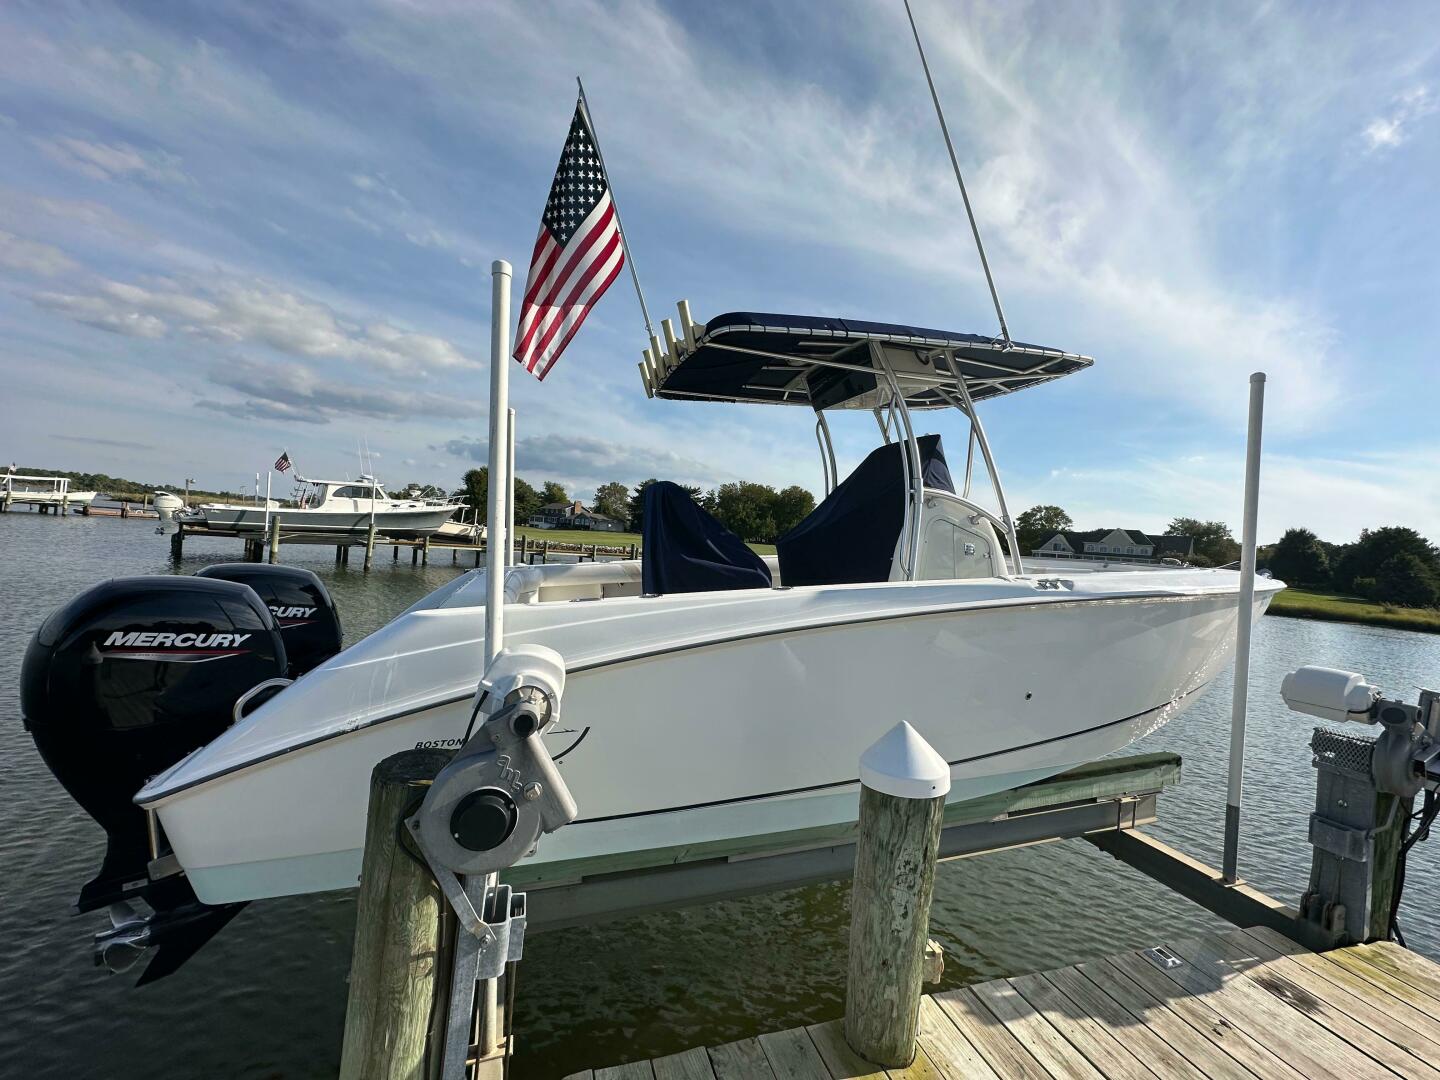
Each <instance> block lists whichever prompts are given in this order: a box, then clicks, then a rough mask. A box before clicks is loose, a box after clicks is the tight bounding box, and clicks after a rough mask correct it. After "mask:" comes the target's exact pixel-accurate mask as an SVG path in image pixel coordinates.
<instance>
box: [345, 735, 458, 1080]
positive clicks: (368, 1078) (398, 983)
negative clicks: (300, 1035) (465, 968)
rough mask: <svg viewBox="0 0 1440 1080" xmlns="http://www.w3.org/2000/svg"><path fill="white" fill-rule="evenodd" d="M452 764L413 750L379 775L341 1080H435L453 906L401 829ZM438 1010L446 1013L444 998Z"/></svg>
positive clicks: (443, 754)
mask: <svg viewBox="0 0 1440 1080" xmlns="http://www.w3.org/2000/svg"><path fill="white" fill-rule="evenodd" d="M449 760H450V754H449V753H448V752H447V751H443V750H406V751H403V752H401V753H399V754H395V755H393V756H392V757H388V758H386V759H385V760H384V761H382V762H380V764H378V765H376V766H375V768H374V770H373V771H372V772H371V774H370V803H369V810H368V816H367V818H366V825H365V855H364V861H363V864H362V869H361V872H360V899H359V905H358V908H357V910H356V916H355V944H354V947H353V949H352V951H351V957H350V993H349V998H348V1000H347V1002H346V1006H345V1041H344V1045H343V1048H342V1050H341V1054H340V1076H341V1078H342V1080H401V1078H402V1077H403V1078H405V1080H413V1078H418V1077H423V1076H425V1075H426V1071H425V1049H426V1043H427V1040H428V1037H429V1033H430V1030H431V1010H432V1008H433V1007H434V1006H435V999H436V980H437V979H440V980H442V983H443V979H444V973H443V972H442V971H441V970H440V966H441V957H442V955H443V947H442V946H443V941H442V933H443V925H442V915H443V912H444V906H443V905H444V903H445V900H444V897H443V896H442V895H441V893H440V889H439V886H437V885H436V884H435V879H434V877H433V876H432V875H431V874H430V871H429V870H428V869H427V868H426V866H425V865H424V863H423V861H422V860H420V859H418V858H416V857H415V856H414V855H413V854H412V853H411V852H410V851H408V850H405V849H402V848H401V846H400V840H399V837H400V835H401V827H400V822H401V819H402V818H403V817H404V815H405V813H406V812H407V811H413V809H414V807H415V804H416V803H418V801H419V800H420V798H421V797H422V796H423V795H424V791H425V787H426V786H427V785H428V784H429V782H430V781H431V780H433V779H434V778H435V774H436V773H438V772H439V771H440V770H441V769H442V768H444V766H445V764H446V763H447V762H448V761H449ZM439 1007H440V1008H441V1009H443V1008H445V1002H444V998H443V995H442V997H441V1000H440V1002H439Z"/></svg>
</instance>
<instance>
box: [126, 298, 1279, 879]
mask: <svg viewBox="0 0 1440 1080" xmlns="http://www.w3.org/2000/svg"><path fill="white" fill-rule="evenodd" d="M680 312H681V319H682V324H681V328H682V331H683V333H682V334H679V335H673V336H668V342H669V343H668V345H667V347H666V348H665V349H664V350H663V351H661V350H658V349H657V350H655V351H654V352H651V353H650V354H649V355H648V356H647V361H646V363H644V364H642V365H641V366H642V376H643V378H644V382H645V389H646V392H647V395H649V396H651V397H653V398H659V399H665V400H670V401H692V402H693V401H709V402H745V403H760V404H773V405H786V406H791V407H793V408H795V409H797V410H802V409H803V410H806V414H807V415H808V416H810V417H812V418H813V420H812V422H813V424H814V426H815V432H816V436H817V439H818V442H819V446H820V451H821V454H820V456H821V469H822V474H823V477H824V490H825V493H826V497H825V499H824V500H823V501H822V502H821V503H820V505H819V506H817V507H816V509H815V510H814V512H813V513H812V514H811V515H810V516H809V517H807V518H806V519H805V520H804V521H803V522H801V524H800V525H798V526H797V527H796V528H795V529H793V530H791V532H790V533H788V534H787V535H786V536H784V537H782V538H780V540H779V542H778V544H777V548H778V554H777V555H775V556H771V557H767V558H761V557H759V556H757V555H755V554H754V553H753V552H751V551H750V550H749V549H748V548H747V547H746V546H745V545H744V544H743V543H741V542H740V540H739V539H738V538H737V537H735V536H734V535H733V534H731V533H729V532H728V531H727V530H725V529H724V527H723V526H721V525H720V523H719V522H717V521H715V520H714V519H713V518H711V517H709V515H707V514H706V513H705V512H704V511H703V510H702V509H701V508H700V507H698V506H697V505H695V504H694V503H693V502H692V501H691V500H690V499H689V496H688V495H686V494H685V493H684V491H683V489H681V488H679V487H677V486H675V485H672V484H664V483H662V484H656V485H653V486H652V488H651V490H650V492H649V494H648V496H647V502H646V508H645V521H644V524H645V528H644V534H645V535H644V550H643V555H642V557H641V558H640V559H638V560H628V561H626V560H621V561H615V562H607V563H599V564H593V563H586V564H551V565H548V566H516V567H510V568H507V569H504V570H503V574H504V578H503V597H504V610H503V619H504V645H505V646H506V647H507V648H510V647H513V646H517V645H539V646H544V647H546V648H548V649H551V650H554V651H555V652H556V653H558V654H559V655H560V656H561V657H563V660H564V666H565V672H566V690H565V710H564V717H563V721H564V722H563V723H562V726H561V728H560V729H559V730H555V731H552V732H550V733H549V734H547V735H546V737H545V738H546V744H547V747H548V748H549V749H550V751H551V753H552V754H553V756H554V757H555V758H556V759H557V760H558V761H559V764H560V767H561V769H562V770H563V775H564V777H565V780H566V782H567V784H568V786H569V788H570V790H571V792H572V793H573V795H574V797H575V800H576V802H577V803H578V805H579V807H580V817H579V820H577V821H576V822H575V823H574V824H571V825H569V826H567V827H566V828H564V829H561V830H560V831H559V832H557V833H555V834H554V835H552V836H550V837H547V838H546V841H545V843H543V844H542V845H540V848H539V850H538V853H537V854H536V855H535V856H534V858H535V859H536V860H539V861H548V860H555V859H572V858H577V857H583V856H588V855H598V854H605V853H612V852H617V851H625V850H633V849H645V848H653V847H657V846H663V845H669V844H683V843H687V842H698V841H704V840H713V839H721V838H726V837H737V836H746V835H752V834H756V833H762V832H773V831H778V830H783V829H799V828H804V827H809V826H816V825H823V824H828V823H834V822H843V821H847V820H853V819H854V816H855V813H856V792H857V771H856V770H857V761H858V758H859V756H860V753H861V751H862V750H863V749H864V748H865V747H866V746H868V745H869V744H870V743H871V742H873V741H874V739H875V738H876V737H877V736H878V735H880V734H881V733H883V732H884V731H885V730H886V729H888V728H889V727H890V726H891V725H892V724H894V723H895V722H896V721H897V720H901V719H903V720H907V721H909V722H910V723H911V724H912V725H913V726H914V727H915V728H916V729H917V730H918V731H920V732H921V734H923V735H924V737H925V738H926V739H927V740H928V741H929V742H930V743H931V745H933V746H934V747H935V748H936V749H937V750H938V751H939V752H940V753H941V754H943V755H944V757H945V758H946V760H948V761H949V762H950V765H951V772H952V776H953V785H952V788H951V792H950V796H949V797H950V798H951V799H955V800H960V799H970V798H974V797H976V796H980V795H984V794H986V793H989V792H994V791H999V790H1003V789H1006V788H1010V787H1014V786H1016V785H1018V784H1024V783H1026V782H1028V781H1033V780H1037V779H1040V778H1042V777H1045V776H1048V775H1051V774H1054V773H1057V772H1060V771H1062V770H1064V769H1066V768H1069V767H1071V766H1074V765H1076V764H1079V763H1082V762H1086V761H1090V760H1092V759H1095V758H1098V757H1101V756H1103V755H1105V754H1107V753H1110V752H1111V751H1114V750H1116V749H1118V748H1120V747H1123V746H1125V745H1126V744H1127V743H1129V742H1131V741H1132V740H1134V739H1136V738H1139V737H1140V736H1142V735H1145V734H1147V733H1149V732H1151V731H1153V730H1155V729H1156V728H1158V727H1159V726H1160V725H1162V724H1164V723H1166V722H1168V721H1170V720H1172V719H1174V718H1175V717H1176V716H1178V715H1180V714H1181V713H1182V712H1183V711H1184V710H1185V708H1186V707H1187V706H1188V705H1189V704H1190V703H1191V702H1193V701H1194V700H1195V698H1196V696H1197V695H1198V694H1199V693H1200V692H1201V691H1202V690H1203V689H1204V688H1205V686H1206V684H1207V683H1208V682H1209V681H1210V680H1211V678H1212V677H1213V676H1214V675H1215V673H1216V672H1217V671H1218V670H1219V669H1220V668H1221V667H1222V666H1223V665H1224V664H1225V663H1226V662H1227V660H1228V659H1229V657H1230V655H1231V652H1232V650H1233V644H1234V630H1235V623H1236V617H1237V598H1238V595H1239V592H1240V581H1241V577H1240V575H1239V574H1238V573H1236V572H1233V571H1226V570H1208V569H1190V568H1184V567H1180V568H1176V567H1165V566H1155V567H1143V568H1137V567H1133V566H1124V567H1115V568H1113V569H1100V570H1095V569H1093V568H1092V567H1088V566H1087V567H1083V568H1082V567H1078V566H1065V567H1062V568H1043V569H1041V568H1035V567H1027V566H1026V565H1025V564H1024V563H1023V562H1022V561H1021V558H1020V553H1019V550H1018V544H1017V541H1016V534H1015V528H1014V522H1013V520H1012V519H1011V516H1010V514H1009V511H1008V508H1007V506H1006V503H1005V499H1004V494H1003V487H1002V486H1001V483H1000V476H999V473H998V471H997V469H996V466H995V462H994V459H993V456H992V454H991V450H990V444H989V442H988V440H987V438H986V435H985V431H984V428H983V426H982V425H981V422H980V416H979V413H978V411H977V408H976V403H977V402H980V401H983V400H986V399H989V398H993V397H997V396H1000V395H1002V394H1008V393H1012V392H1014V391H1016V390H1020V389H1024V388H1028V387H1034V386H1038V385H1039V384H1042V383H1045V382H1049V381H1051V380H1053V379H1056V378H1059V377H1061V376H1064V375H1067V374H1070V373H1072V372H1076V371H1079V370H1081V369H1083V368H1085V367H1087V366H1089V365H1090V363H1091V361H1090V360H1089V359H1088V358H1086V357H1083V356H1079V355H1076V354H1073V353H1068V352H1063V351H1060V350H1056V349H1050V348H1044V347H1040V346H1033V345H1025V344H1020V343H1017V342H1011V341H1008V340H1004V341H1002V340H999V339H992V338H988V337H981V336H976V335H970V334H959V333H950V332H944V331H937V330H928V329H923V328H917V327H911V326H900V325H893V324H880V323H870V322H855V321H849V320H839V319H831V318H811V317H804V316H788V315H773V314H756V313H749V312H737V313H731V314H727V315H722V316H719V317H717V318H713V319H711V320H710V321H709V323H708V324H704V325H702V324H698V323H692V322H689V320H688V312H689V309H688V306H686V305H684V304H682V305H681V307H680ZM941 409H954V410H957V411H958V413H959V414H960V415H961V416H962V417H963V418H964V419H965V420H966V421H968V425H967V427H968V432H967V435H966V450H965V462H964V469H963V472H960V471H959V470H958V469H957V470H956V472H955V473H952V472H951V470H950V467H949V465H948V463H947V461H946V458H945V454H944V451H943V448H942V447H941V444H940V439H939V437H938V436H937V435H919V434H917V432H916V424H917V423H918V421H919V419H920V418H921V417H922V416H924V415H926V413H928V412H929V411H930V410H941ZM836 410H862V411H865V412H870V413H873V415H874V417H875V419H876V421H877V422H878V428H879V433H880V440H879V441H880V445H879V446H878V447H877V448H876V449H875V450H874V451H873V452H872V453H871V454H870V456H869V457H867V458H866V459H865V460H864V461H863V462H861V464H860V465H859V466H858V467H857V468H856V469H854V470H853V472H851V473H850V475H849V476H847V477H844V478H842V477H841V476H840V475H839V471H838V469H837V467H836V461H835V452H834V447H833V445H832V441H831V437H830V428H829V423H828V420H827V416H828V415H829V414H833V413H834V412H835V411H836ZM951 415H953V414H951ZM977 467H978V468H983V469H984V470H985V472H986V473H987V474H988V479H989V484H988V488H989V490H990V491H991V492H992V493H993V495H992V499H993V505H982V503H981V501H980V499H979V496H978V495H976V494H975V493H973V492H972V477H973V475H974V474H975V473H976V471H977ZM338 486H339V485H337V487H338ZM336 494H337V496H339V495H342V494H343V495H345V497H347V498H348V497H351V496H350V495H348V494H345V493H344V491H343V488H342V489H341V490H340V491H338V492H337V493H336ZM361 501H363V500H361ZM363 509H364V508H363V507H360V506H357V507H356V508H355V509H354V510H352V511H351V513H352V514H360V513H362V512H363ZM302 513H303V511H302ZM487 584H488V583H487V580H486V572H485V571H481V570H477V571H473V572H470V573H466V574H464V575H462V576H460V577H459V578H457V579H456V580H455V581H453V582H451V583H449V584H447V585H446V586H444V587H442V588H441V589H439V590H437V591H436V592H435V593H434V594H432V595H431V596H430V597H428V598H427V599H425V600H423V601H422V602H420V603H419V604H416V605H415V606H414V607H412V608H411V609H410V610H408V611H406V612H404V613H403V614H402V615H400V616H399V617H397V618H396V619H395V620H394V621H392V622H391V623H390V624H389V625H387V626H386V627H384V628H382V629H381V630H379V631H377V632H376V633H374V634H372V635H370V636H369V637H367V638H365V639H363V640H362V641H360V642H358V643H356V644H355V645H352V646H351V647H349V648H348V649H345V650H344V651H342V652H339V653H338V654H337V655H334V656H333V657H331V658H330V659H329V660H327V661H325V662H324V663H322V664H320V666H318V667H317V668H315V669H314V670H312V671H310V672H309V673H308V674H306V675H304V676H303V677H301V678H300V679H298V680H297V681H295V682H294V683H293V684H289V685H286V686H285V687H284V689H281V690H280V691H279V692H278V693H275V694H274V696H273V697H270V698H269V699H268V700H266V701H265V702H264V704H261V705H259V706H258V707H257V708H254V710H253V711H251V712H249V713H248V715H242V717H241V718H240V719H239V720H238V722H236V723H235V724H234V725H233V726H231V727H229V728H228V730H225V731H224V732H223V734H220V735H219V737H218V738H214V739H213V741H211V742H209V743H208V745H205V746H203V747H202V748H200V749H199V750H197V751H195V752H194V753H192V754H190V755H189V756H187V757H185V758H183V760H180V761H178V762H177V763H176V764H175V765H174V766H173V767H171V768H168V769H166V770H165V771H163V772H161V773H160V774H159V775H157V776H155V777H153V779H151V780H150V781H149V782H148V783H147V784H145V786H144V788H143V789H142V790H140V791H139V793H138V794H137V795H136V796H135V801H136V803H138V804H139V805H140V806H141V807H143V808H145V809H146V810H149V811H153V812H155V813H156V814H157V815H158V817H159V821H160V823H161V825H162V826H163V830H164V835H165V836H166V837H167V838H168V841H169V843H170V845H171V847H172V848H173V851H174V854H175V855H176V857H177V858H178V861H179V865H180V866H181V867H183V868H184V871H185V873H186V874H187V876H188V878H189V881H190V883H191V884H192V886H193V887H194V890H195V893H196V894H197V895H198V897H199V898H200V899H201V900H202V901H205V902H207V903H222V902H229V901H240V900H248V899H252V898H257V897H265V896H274V895H281V894H286V893H301V892H309V891H314V890H323V889H339V888H349V887H353V886H354V884H355V882H356V877H357V874H358V872H359V869H360V855H361V846H362V840H363V836H364V831H365V800H366V792H367V777H368V776H369V774H370V771H371V769H372V768H373V766H374V765H375V763H376V762H378V761H380V760H381V759H382V758H385V757H386V756H388V755H390V754H394V753H396V752H398V751H400V750H404V749H407V748H412V747H419V746H436V747H458V746H459V745H461V743H462V741H463V740H464V739H465V738H466V736H467V730H468V728H469V725H470V723H471V719H472V716H473V715H474V705H473V703H474V702H475V700H476V681H477V679H478V678H479V676H480V675H481V668H482V666H483V657H484V655H485V652H484V646H485V640H484V639H485V632H486V607H485V605H486V592H487ZM1282 587H1283V586H1282V585H1281V584H1280V583H1278V582H1274V581H1271V580H1269V579H1261V580H1259V581H1257V582H1256V586H1255V607H1256V610H1257V612H1259V611H1263V610H1264V609H1265V607H1266V605H1267V604H1268V603H1269V600H1270V598H1271V597H1272V596H1273V594H1274V593H1275V592H1276V591H1278V590H1279V589H1280V588H1282ZM207 666H210V665H207ZM238 711H239V712H241V713H243V712H244V709H243V708H242V709H239V710H238ZM760 745H763V746H765V747H766V752H765V753H764V754H763V755H760V754H756V753H755V747H756V746H760Z"/></svg>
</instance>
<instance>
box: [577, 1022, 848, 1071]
mask: <svg viewBox="0 0 1440 1080" xmlns="http://www.w3.org/2000/svg"><path fill="white" fill-rule="evenodd" d="M760 1047H761V1049H763V1050H764V1051H765V1057H766V1059H767V1060H768V1061H769V1062H770V1068H772V1069H774V1070H775V1076H776V1080H830V1072H829V1070H828V1069H826V1068H825V1062H824V1061H823V1060H822V1059H821V1057H820V1051H818V1050H816V1049H815V1044H814V1042H812V1041H811V1039H810V1033H809V1032H808V1031H806V1030H805V1029H804V1028H791V1029H790V1030H789V1031H775V1032H771V1033H770V1034H768V1035H761V1036H760ZM597 1080H598V1078H597Z"/></svg>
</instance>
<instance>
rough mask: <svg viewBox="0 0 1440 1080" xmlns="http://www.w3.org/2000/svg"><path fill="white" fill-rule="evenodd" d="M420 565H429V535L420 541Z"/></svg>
mask: <svg viewBox="0 0 1440 1080" xmlns="http://www.w3.org/2000/svg"><path fill="white" fill-rule="evenodd" d="M420 565H421V566H429V565H430V537H428V536H427V537H425V539H423V540H421V541H420Z"/></svg>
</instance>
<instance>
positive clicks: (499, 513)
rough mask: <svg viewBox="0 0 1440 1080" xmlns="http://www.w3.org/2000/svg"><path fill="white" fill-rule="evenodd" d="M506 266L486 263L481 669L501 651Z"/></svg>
mask: <svg viewBox="0 0 1440 1080" xmlns="http://www.w3.org/2000/svg"><path fill="white" fill-rule="evenodd" d="M509 419H510V264H509V263H508V262H506V261H505V260H504V259H496V260H495V261H494V262H493V263H491V264H490V475H489V478H488V479H489V483H488V484H487V487H488V489H489V491H488V499H487V505H486V513H487V520H488V524H487V526H486V527H487V529H488V535H487V537H486V543H485V667H486V668H487V669H488V668H489V667H490V665H491V664H492V663H494V661H495V657H496V656H497V655H498V654H499V652H500V647H501V643H502V640H503V637H504V633H505V628H504V617H505V552H506V548H507V546H508V544H509V540H510V508H509V506H508V505H506V504H507V503H508V502H509V499H508V498H507V496H508V495H509V493H510V478H509V477H508V476H507V475H506V472H507V469H506V466H507V465H508V464H509V462H508V457H509V455H508V453H507V452H506V447H507V444H508V443H509V434H508V430H507V429H508V428H509V427H510V424H509V422H508V421H509Z"/></svg>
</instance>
